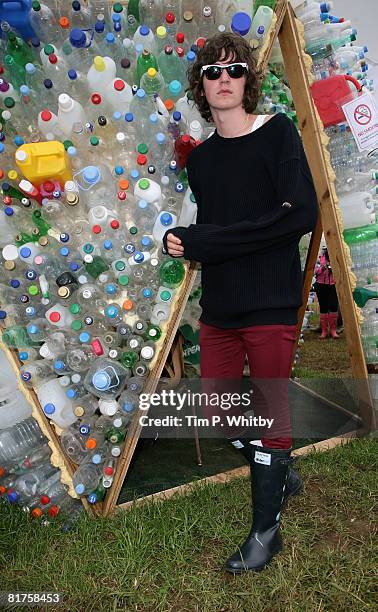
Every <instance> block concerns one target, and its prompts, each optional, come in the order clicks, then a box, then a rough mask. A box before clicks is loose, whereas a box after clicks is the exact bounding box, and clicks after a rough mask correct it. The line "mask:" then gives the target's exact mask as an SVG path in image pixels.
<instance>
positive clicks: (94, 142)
mask: <svg viewBox="0 0 378 612" xmlns="http://www.w3.org/2000/svg"><path fill="white" fill-rule="evenodd" d="M89 142H90V143H91V145H92V146H93V147H97V145H98V144H99V142H100V141H99V139H98V138H97V136H91V137H90V139H89Z"/></svg>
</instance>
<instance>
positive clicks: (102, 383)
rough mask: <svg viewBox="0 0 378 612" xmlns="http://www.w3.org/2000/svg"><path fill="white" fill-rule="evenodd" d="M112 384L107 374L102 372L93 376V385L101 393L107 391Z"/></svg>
mask: <svg viewBox="0 0 378 612" xmlns="http://www.w3.org/2000/svg"><path fill="white" fill-rule="evenodd" d="M110 383H111V380H110V376H109V374H108V373H107V372H104V371H103V370H100V371H99V372H96V373H95V374H94V375H93V376H92V384H93V386H94V388H95V389H98V390H99V391H106V389H108V388H109V386H110Z"/></svg>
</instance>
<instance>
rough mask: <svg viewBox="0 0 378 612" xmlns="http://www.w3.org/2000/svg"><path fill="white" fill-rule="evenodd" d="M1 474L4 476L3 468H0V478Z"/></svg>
mask: <svg viewBox="0 0 378 612" xmlns="http://www.w3.org/2000/svg"><path fill="white" fill-rule="evenodd" d="M3 476H5V470H4V468H0V478H2V477H3Z"/></svg>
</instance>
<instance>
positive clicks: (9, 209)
mask: <svg viewBox="0 0 378 612" xmlns="http://www.w3.org/2000/svg"><path fill="white" fill-rule="evenodd" d="M4 212H5V214H6V215H7V217H12V216H13V215H14V210H13V208H12V207H11V206H6V207H5V208H4Z"/></svg>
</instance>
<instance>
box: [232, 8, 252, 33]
mask: <svg viewBox="0 0 378 612" xmlns="http://www.w3.org/2000/svg"><path fill="white" fill-rule="evenodd" d="M251 24H252V21H251V18H250V16H249V15H247V13H235V14H234V16H233V17H232V22H231V30H232V31H233V32H235V33H236V34H240V36H245V35H246V34H248V32H249V30H250V27H251Z"/></svg>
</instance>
